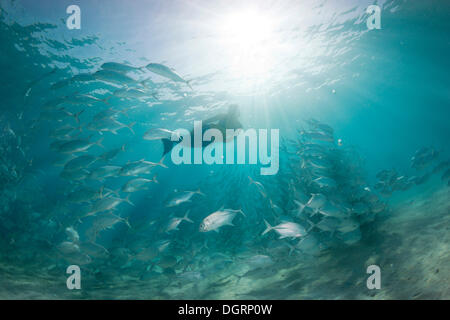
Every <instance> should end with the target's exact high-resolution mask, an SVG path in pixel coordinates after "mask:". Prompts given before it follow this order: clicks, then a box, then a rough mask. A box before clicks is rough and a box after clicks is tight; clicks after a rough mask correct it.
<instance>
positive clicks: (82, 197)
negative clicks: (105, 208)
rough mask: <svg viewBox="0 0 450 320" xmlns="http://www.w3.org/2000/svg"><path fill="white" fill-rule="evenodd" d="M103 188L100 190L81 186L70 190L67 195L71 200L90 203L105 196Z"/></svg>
mask: <svg viewBox="0 0 450 320" xmlns="http://www.w3.org/2000/svg"><path fill="white" fill-rule="evenodd" d="M103 190H104V188H103V187H101V188H100V190H95V189H90V188H81V189H78V190H75V191H72V192H70V193H69V194H67V195H66V197H67V200H68V201H69V202H73V203H90V202H91V201H94V200H98V199H101V198H102V197H103Z"/></svg>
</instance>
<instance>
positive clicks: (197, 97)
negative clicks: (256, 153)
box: [0, 0, 450, 299]
mask: <svg viewBox="0 0 450 320" xmlns="http://www.w3.org/2000/svg"><path fill="white" fill-rule="evenodd" d="M71 4H76V5H78V6H79V8H80V10H81V29H69V28H68V27H67V25H66V21H67V18H68V17H69V15H70V14H67V13H66V8H67V7H68V6H69V5H71ZM371 4H373V3H372V2H370V1H339V2H335V1H322V2H317V1H246V2H245V4H243V3H242V1H216V0H215V1H190V2H184V1H156V0H155V1H140V0H139V1H132V2H130V1H119V0H114V1H107V2H106V1H76V3H71V2H66V1H47V0H45V1H39V2H37V1H24V0H23V1H3V2H2V4H1V6H0V29H1V32H0V41H1V50H0V65H1V70H2V74H1V77H0V79H1V86H0V96H1V108H2V113H1V115H0V122H1V126H2V130H1V133H0V139H1V140H0V143H1V146H0V147H1V154H0V159H1V174H0V181H1V187H0V192H1V194H0V199H1V203H0V248H1V250H0V274H2V275H3V276H2V277H0V278H1V279H0V283H2V290H1V293H0V297H2V298H7V299H8V298H13V299H14V298H31V299H36V298H37V299H39V298H86V299H103V298H106V299H114V298H135V299H136V298H138V299H177V298H178V299H190V298H194V299H222V298H232V299H235V298H250V299H261V298H263V299H304V298H311V299H320V298H331V299H334V298H337V299H339V298H350V299H366V298H372V297H375V298H378V299H396V298H407V299H410V298H432V299H442V298H447V299H448V298H449V294H450V293H449V289H448V285H447V286H446V285H445V283H446V281H443V279H446V278H448V275H449V272H450V270H449V269H448V265H450V264H448V263H447V262H449V260H448V259H449V256H448V252H449V251H448V246H449V239H448V232H446V231H445V230H446V229H445V228H447V229H448V223H449V221H448V219H447V216H448V213H449V202H448V199H449V198H448V196H449V191H448V190H449V189H448V183H449V182H448V178H449V175H448V168H449V165H448V162H445V161H447V160H448V159H449V150H448V140H449V137H450V127H449V125H448V119H449V118H450V104H449V94H448V92H449V91H448V88H449V85H450V81H449V77H448V70H449V69H450V62H449V59H448V58H447V57H448V56H449V55H450V38H449V31H450V7H449V4H448V2H445V1H426V2H425V1H377V2H376V3H375V4H376V5H378V6H379V7H380V8H381V15H380V18H381V28H380V29H372V30H369V29H368V27H367V25H366V21H367V19H368V18H369V16H370V14H368V13H366V8H367V7H368V6H369V5H371ZM109 62H115V63H119V64H121V65H120V66H128V67H130V66H131V67H134V70H131V71H129V72H122V71H120V72H118V73H115V75H117V76H119V75H123V76H127V77H130V78H131V79H132V81H131V82H130V83H125V82H124V81H122V82H121V81H117V79H109V80H108V79H106V80H105V79H100V76H99V73H97V72H98V71H99V70H102V66H103V69H105V68H106V67H104V66H105V65H104V64H105V63H109ZM149 63H158V64H162V65H164V66H167V67H170V68H172V69H173V70H176V72H177V74H178V75H180V76H181V77H182V79H183V80H186V81H189V83H185V82H182V81H181V82H175V81H173V79H170V78H167V77H164V76H161V75H158V74H156V73H155V72H152V71H151V70H149V69H148V68H146V66H147V65H148V64H149ZM116 68H119V67H116ZM116 71H117V69H116ZM80 74H81V75H85V76H86V77H87V76H89V77H90V78H89V81H86V80H82V81H80V80H75V79H77V78H76V77H77V75H80ZM78 79H79V78H78ZM113 82H114V83H113ZM190 86H191V87H192V88H190ZM121 89H129V90H130V89H138V90H140V91H139V92H140V93H142V96H140V97H136V96H131V94H129V95H126V94H125V95H120V90H121ZM81 98H83V99H85V100H84V101H83V102H79V101H80V100H77V99H81ZM56 99H60V100H59V102H58V103H51V102H54V101H56ZM231 104H236V105H238V108H239V113H240V114H239V121H240V123H242V125H243V127H244V129H251V128H255V129H268V130H271V129H278V130H279V135H280V152H279V157H280V164H279V171H278V173H277V174H276V175H267V176H264V175H260V168H261V166H262V165H261V164H260V163H258V164H255V165H252V164H245V165H218V164H216V165H207V164H201V165H194V164H192V165H190V164H181V165H176V164H174V163H173V162H172V161H171V157H170V154H168V155H166V157H165V158H164V159H163V163H164V165H165V166H167V168H164V167H162V166H159V165H157V166H155V167H153V168H151V170H150V172H145V173H139V174H137V175H125V174H121V173H120V172H122V173H123V172H124V171H123V170H122V171H120V172H116V174H112V175H111V176H110V177H107V178H104V179H98V178H92V172H95V170H96V169H98V168H100V167H102V166H106V165H108V166H117V167H118V169H119V170H120V168H123V167H124V166H126V165H127V164H129V163H130V162H134V161H139V160H141V159H145V160H146V161H151V162H153V163H158V162H159V161H160V160H161V157H162V152H163V144H162V143H161V141H160V140H159V139H157V140H146V139H144V138H143V137H144V135H145V133H146V132H147V131H148V130H150V129H152V128H153V129H155V128H164V129H168V130H175V129H178V128H184V129H187V130H190V129H191V128H192V126H193V122H194V121H196V120H203V121H204V120H206V119H209V118H211V117H214V116H216V115H218V114H224V113H226V112H227V110H228V108H229V105H231ZM105 110H110V114H108V115H107V116H104V117H103V118H102V119H101V120H102V121H106V122H107V123H108V124H109V125H110V122H108V121H113V120H114V121H117V122H116V123H119V124H120V126H122V128H120V129H119V130H117V132H116V133H112V132H111V126H106V128H105V130H106V131H102V132H100V131H99V130H96V129H95V128H94V127H95V126H96V125H97V126H98V125H99V122H101V120H99V116H98V114H99V112H101V111H105ZM80 112H81V113H80ZM77 113H80V115H79V118H78V121H76V119H75V117H74V116H73V115H75V114H77ZM96 116H97V118H95V117H96ZM94 118H95V119H94ZM317 123H320V124H321V125H322V127H319V126H318V125H317ZM127 126H130V127H131V128H132V129H131V130H130V129H129V128H127ZM323 127H326V128H332V133H331V137H332V141H321V140H320V139H319V140H317V139H316V140H315V139H310V137H308V135H307V134H305V132H315V133H320V134H324V135H325V136H327V137H328V136H329V134H328V133H329V132H328V131H327V130H326V129H321V128H323ZM59 128H63V129H65V128H66V129H67V128H68V131H67V133H63V134H61V133H60V132H59V133H55V130H57V129H59ZM108 130H109V131H108ZM323 130H325V131H323ZM302 131H303V134H302ZM269 132H270V131H269ZM76 139H84V141H85V140H86V139H88V140H89V141H90V142H96V141H99V140H100V139H101V140H100V141H101V146H98V145H92V146H89V147H88V148H87V150H86V151H85V152H78V151H76V150H75V151H73V152H66V153H64V152H63V150H62V148H61V147H58V146H55V143H58V141H59V142H60V144H62V143H65V142H68V141H73V140H76ZM61 141H62V142H61ZM308 144H313V145H315V146H316V147H317V148H321V150H325V151H323V152H322V151H320V152H319V153H320V155H319V156H317V155H315V156H313V159H311V158H310V157H307V156H306V155H305V148H306V149H307V147H305V146H306V145H308ZM121 146H124V151H123V150H120V151H119V149H120V148H121ZM421 148H427V149H422V150H425V151H424V152H423V153H426V154H427V155H431V156H430V157H431V158H430V159H426V160H420V159H419V160H417V158H420V156H418V154H419V153H420V150H421ZM115 149H118V153H117V155H116V156H115V157H113V158H112V159H105V158H103V159H101V156H102V155H104V153H105V152H107V151H111V150H115ZM247 151H248V150H247ZM416 152H417V153H416ZM64 155H65V156H68V157H70V156H71V157H78V156H82V155H89V156H92V157H93V159H95V162H93V163H89V164H86V165H83V166H82V167H81V168H77V170H75V171H70V170H66V173H67V171H70V172H69V173H70V174H74V175H75V174H76V175H77V178H74V176H71V177H67V176H64V165H65V164H66V163H67V162H68V161H69V160H70V158H61V157H64ZM414 155H416V164H417V165H414V163H415V162H414V161H412V160H411V158H412V157H413V156H414ZM314 157H316V158H314ZM314 159H317V160H320V161H325V163H326V164H325V167H326V168H325V169H324V170H321V169H320V170H319V172H315V173H311V172H312V171H311V170H313V169H314ZM421 159H422V158H421ZM440 164H441V167H439V165H440ZM382 170H395V175H394V178H392V180H391V181H390V182H389V183H387V185H384V187H381V186H380V181H381V180H382V179H381V180H380V175H379V174H378V173H379V172H380V171H382ZM89 175H91V176H89ZM323 176H325V177H327V178H332V180H333V181H334V182H335V183H336V184H337V185H336V186H334V187H333V186H331V187H330V186H320V185H318V184H317V183H316V182H314V181H313V180H315V179H317V178H320V177H323ZM153 177H156V180H157V181H158V183H155V182H148V183H147V184H146V187H147V188H146V189H142V190H137V191H135V192H131V193H129V194H128V192H124V190H123V186H124V185H125V184H126V183H127V182H128V181H130V180H132V179H135V178H145V179H152V178H153ZM249 177H250V178H251V179H252V180H254V181H256V183H250V181H251V180H250V179H249ZM402 177H403V178H402ZM396 179H397V180H396ZM408 179H409V180H408ZM394 180H395V181H396V182H395V181H394ZM405 181H406V182H405ZM382 182H383V183H385V182H386V181H382ZM377 183H378V185H377ZM196 190H200V192H201V193H202V194H197V193H196V194H194V195H193V196H192V198H190V200H189V201H187V202H184V203H181V204H178V205H175V206H170V205H169V202H170V200H171V199H173V197H175V196H177V195H180V194H182V192H184V191H196ZM80 191H86V192H90V193H89V196H85V197H84V198H83V199H82V201H73V199H72V200H71V198H70V196H71V195H72V196H74V192H80ZM317 193H320V194H322V195H324V196H325V197H326V198H327V201H328V202H329V203H334V204H336V205H337V206H338V207H339V208H340V209H341V212H344V214H345V215H347V216H346V217H348V218H351V219H352V221H356V222H355V223H356V224H357V226H356V229H355V227H348V228H350V229H352V230H350V231H349V230H348V229H347V228H343V227H333V228H332V230H324V229H322V228H321V227H320V226H319V225H315V224H318V223H319V222H321V221H322V220H323V219H325V218H326V214H324V213H323V212H322V213H320V210H319V209H323V208H322V207H320V208H316V209H317V211H316V212H315V211H314V208H312V207H311V206H308V201H309V200H310V199H311V197H312V196H313V195H314V194H317ZM126 196H129V198H127V199H129V200H130V202H131V203H132V204H130V203H127V202H126V201H125V200H123V199H125V198H126ZM112 198H114V199H116V200H118V201H119V200H120V201H121V203H120V204H119V205H117V206H112V207H109V208H107V209H105V210H97V211H96V210H95V208H96V205H99V201H101V200H102V199H103V200H104V199H112ZM294 200H295V201H294ZM296 201H297V202H296ZM330 201H331V202H330ZM298 203H301V204H303V205H305V204H306V209H305V210H304V211H302V212H300V213H298ZM222 207H224V208H225V209H233V210H239V209H241V210H242V211H243V212H244V214H245V215H244V214H242V215H241V214H240V213H237V214H236V216H235V217H234V220H233V226H230V225H224V226H221V227H220V228H219V229H218V230H217V231H218V232H214V231H209V232H200V230H199V226H200V224H201V223H202V221H203V219H205V218H206V217H207V216H209V215H210V214H212V213H213V212H215V211H218V210H220V209H221V208H222ZM361 207H362V208H364V210H363V209H361ZM375 208H376V209H375ZM323 210H325V209H323ZM186 212H189V213H188V215H189V218H190V219H191V220H192V223H191V222H189V221H184V220H183V221H181V223H180V224H179V226H178V229H179V230H171V231H169V232H166V231H167V228H168V224H169V223H170V221H171V219H172V218H174V217H180V218H181V217H183V216H184V215H185V213H186ZM112 214H114V216H112ZM103 217H109V218H111V217H114V218H116V219H117V220H116V221H114V223H112V224H111V225H107V226H106V225H105V226H104V228H103V227H99V228H98V229H96V226H98V223H100V222H101V219H102V218H103ZM339 219H341V218H339ZM264 220H267V221H268V222H269V223H270V224H271V225H272V226H275V225H278V224H280V223H285V222H288V221H289V222H292V223H295V224H297V225H300V226H301V227H303V228H304V229H305V230H306V231H305V233H304V234H302V235H299V234H296V235H295V236H294V237H292V238H290V237H287V238H284V239H278V238H279V235H277V234H276V231H275V230H271V231H270V232H269V233H267V234H264V235H262V233H263V231H264V230H265V228H266V226H265V222H264ZM325 220H326V219H325ZM99 221H100V222H99ZM339 221H341V220H339ZM345 221H347V220H345ZM96 223H97V224H96ZM127 224H129V225H127ZM418 226H421V227H418ZM71 230H72V231H71ZM352 232H353V233H352ZM411 237H417V238H411ZM424 239H427V240H426V241H425V240H424ZM410 243H413V244H410ZM425 243H430V244H433V248H435V249H436V250H437V251H433V252H434V254H433V255H432V257H428V258H426V252H430V250H431V249H430V248H428V247H427V245H426V244H425ZM163 244H165V245H163ZM411 246H413V247H414V248H416V247H417V248H416V249H415V250H412V249H411ZM93 247H95V250H94V249H92V248H93ZM293 248H295V250H294V249H293ZM402 250H407V251H402ZM409 250H411V251H409ZM405 257H408V259H405ZM424 259H426V260H427V261H428V262H427V263H425V262H424V264H423V265H422V264H421V263H418V262H417V261H421V262H423V261H424ZM255 260H256V261H257V262H256V263H255ZM406 260H408V261H410V263H411V264H412V265H413V266H410V265H405V264H406V263H407V262H405V261H406ZM402 261H403V262H402ZM402 263H403V264H402ZM369 264H376V265H380V267H381V270H382V272H385V273H384V274H385V275H386V277H385V278H383V279H387V280H386V283H385V284H384V285H383V286H382V289H380V290H369V289H367V287H366V285H365V283H366V277H367V274H366V269H365V268H366V267H367V265H369ZM438 264H439V266H438ZM69 265H79V266H80V268H81V274H82V280H81V282H82V289H81V290H68V289H67V287H66V279H67V276H68V275H67V274H66V268H67V267H68V266H69ZM417 268H419V269H417ZM436 270H438V272H436ZM408 273H409V274H408ZM399 274H402V276H401V277H400V276H398V275H399ZM429 274H430V277H431V278H430V279H428V278H427V276H428V275H429ZM431 274H432V275H431ZM408 277H409V278H408ZM404 278H408V279H413V280H411V281H406V280H403V279H404ZM427 279H428V280H427ZM25 283H27V284H28V285H26V284H25ZM412 283H414V284H412ZM383 289H384V290H383Z"/></svg>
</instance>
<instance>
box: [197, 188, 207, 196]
mask: <svg viewBox="0 0 450 320" xmlns="http://www.w3.org/2000/svg"><path fill="white" fill-rule="evenodd" d="M195 193H196V194H199V195H201V196H204V197H205V196H206V195H205V194H204V193H203V192H201V191H200V188H198V189H197V191H195Z"/></svg>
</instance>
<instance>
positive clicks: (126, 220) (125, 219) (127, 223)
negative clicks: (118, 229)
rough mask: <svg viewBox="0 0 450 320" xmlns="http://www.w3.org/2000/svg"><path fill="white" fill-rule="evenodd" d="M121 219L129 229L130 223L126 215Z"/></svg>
mask: <svg viewBox="0 0 450 320" xmlns="http://www.w3.org/2000/svg"><path fill="white" fill-rule="evenodd" d="M122 219H123V220H122V221H123V222H124V223H125V224H126V225H127V227H128V228H130V229H131V224H130V221H128V217H126V218H122Z"/></svg>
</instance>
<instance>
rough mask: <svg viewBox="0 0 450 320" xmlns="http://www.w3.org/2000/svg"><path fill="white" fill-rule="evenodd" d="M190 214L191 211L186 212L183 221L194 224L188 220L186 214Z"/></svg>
mask: <svg viewBox="0 0 450 320" xmlns="http://www.w3.org/2000/svg"><path fill="white" fill-rule="evenodd" d="M190 212H191V210H188V211H186V214H185V215H184V217H183V220H184V221H186V222H190V223H194V221H192V220H191V219H189V217H188V214H189V213H190Z"/></svg>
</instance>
